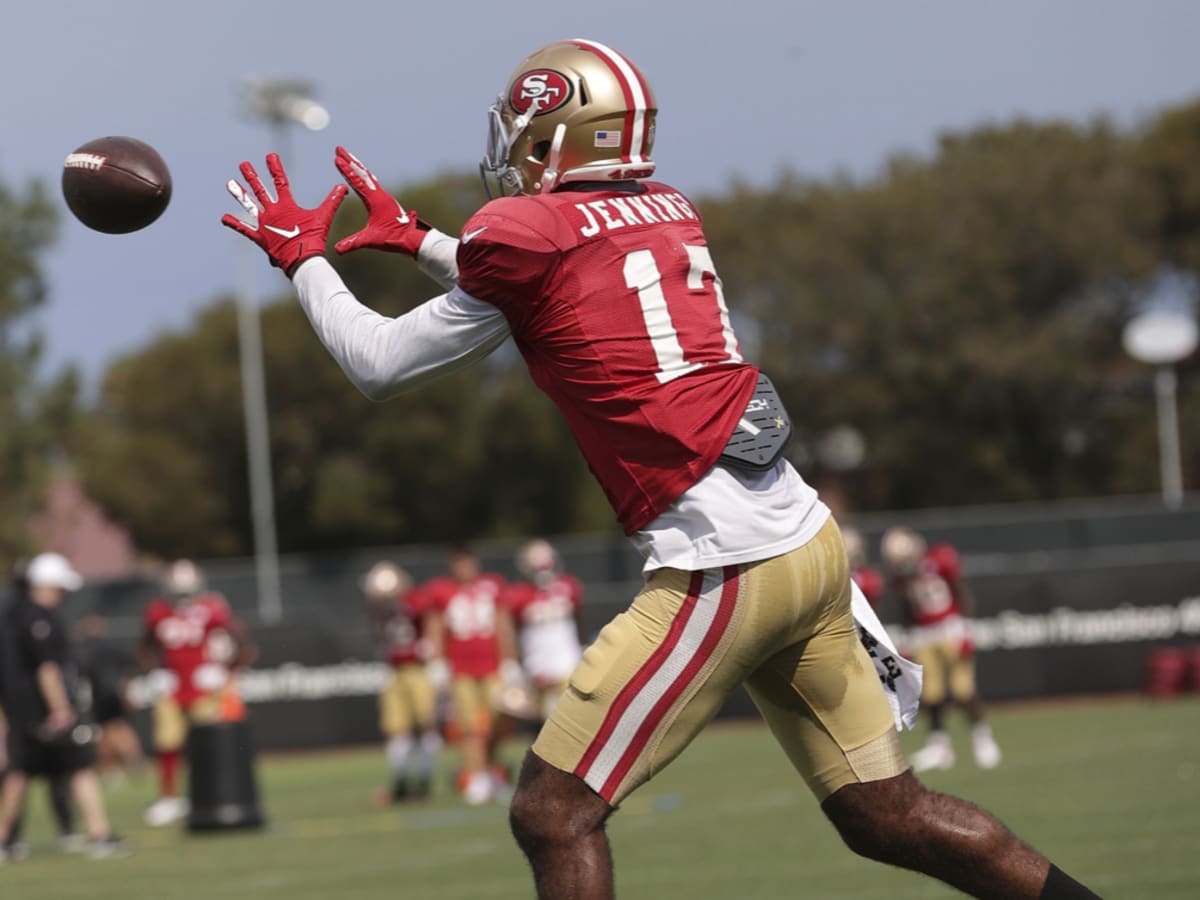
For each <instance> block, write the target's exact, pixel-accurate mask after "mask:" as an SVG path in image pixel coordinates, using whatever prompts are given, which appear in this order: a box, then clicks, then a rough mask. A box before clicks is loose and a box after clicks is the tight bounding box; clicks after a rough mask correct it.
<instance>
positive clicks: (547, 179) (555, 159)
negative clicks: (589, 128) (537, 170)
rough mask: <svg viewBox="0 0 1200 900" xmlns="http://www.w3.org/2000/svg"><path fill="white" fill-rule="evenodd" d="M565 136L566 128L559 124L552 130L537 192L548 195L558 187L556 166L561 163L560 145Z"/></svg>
mask: <svg viewBox="0 0 1200 900" xmlns="http://www.w3.org/2000/svg"><path fill="white" fill-rule="evenodd" d="M566 136H567V126H566V125H564V124H562V122H559V123H558V127H557V128H555V129H554V139H553V140H552V141H551V142H550V153H549V154H547V156H546V170H545V171H544V172H543V173H542V178H541V180H540V181H539V182H538V190H539V191H540V192H541V193H543V194H548V193H550V192H551V191H552V190H554V188H555V187H557V185H558V176H559V172H558V164H559V163H560V162H562V145H563V140H564V139H565V138H566Z"/></svg>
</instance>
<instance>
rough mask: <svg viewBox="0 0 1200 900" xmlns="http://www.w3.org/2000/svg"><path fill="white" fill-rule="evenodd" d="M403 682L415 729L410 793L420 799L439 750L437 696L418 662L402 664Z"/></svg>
mask: <svg viewBox="0 0 1200 900" xmlns="http://www.w3.org/2000/svg"><path fill="white" fill-rule="evenodd" d="M404 682H405V688H406V691H407V695H408V699H409V703H410V705H411V707H412V716H413V722H414V724H415V726H416V731H417V773H416V781H415V782H414V784H413V786H412V795H413V797H414V798H415V799H418V800H421V799H424V798H425V797H428V796H429V790H430V785H431V784H432V783H433V769H434V765H435V764H436V762H437V755H438V752H439V751H440V750H441V749H442V736H441V735H440V734H438V730H437V697H436V696H435V693H434V690H433V685H432V684H430V682H429V678H428V677H427V676H426V674H425V669H424V667H423V666H421V665H419V664H414V665H411V666H408V667H406V670H405V673H404Z"/></svg>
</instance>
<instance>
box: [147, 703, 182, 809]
mask: <svg viewBox="0 0 1200 900" xmlns="http://www.w3.org/2000/svg"><path fill="white" fill-rule="evenodd" d="M152 717H153V739H154V751H155V761H156V762H157V764H158V799H157V800H156V801H155V802H154V803H152V804H151V805H150V807H149V808H148V809H147V810H146V814H145V821H146V824H147V825H150V826H153V827H158V826H162V825H169V824H171V823H172V822H177V821H179V820H180V819H181V818H183V817H184V816H185V815H187V802H186V801H185V800H184V799H183V798H181V797H180V796H179V794H178V784H179V766H180V763H181V761H182V758H183V745H184V742H185V741H186V740H187V718H186V716H185V715H184V712H183V708H182V707H181V706H180V705H179V701H178V700H176V699H175V698H174V697H163V698H162V699H160V700H159V701H158V702H157V703H155V704H154V707H153V711H152Z"/></svg>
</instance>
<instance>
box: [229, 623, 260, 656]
mask: <svg viewBox="0 0 1200 900" xmlns="http://www.w3.org/2000/svg"><path fill="white" fill-rule="evenodd" d="M225 630H226V631H228V632H229V636H230V637H231V638H233V643H234V647H235V651H234V656H233V664H232V665H233V667H234V668H238V669H244V668H249V667H250V666H252V665H254V663H255V662H256V661H257V660H258V644H257V643H256V642H255V640H254V637H253V636H252V635H251V634H250V628H249V626H248V625H247V624H246V623H245V622H244V621H242V620H241V619H239V618H237V617H236V616H233V617H231V618H230V620H229V623H228V624H227V625H226V626H225Z"/></svg>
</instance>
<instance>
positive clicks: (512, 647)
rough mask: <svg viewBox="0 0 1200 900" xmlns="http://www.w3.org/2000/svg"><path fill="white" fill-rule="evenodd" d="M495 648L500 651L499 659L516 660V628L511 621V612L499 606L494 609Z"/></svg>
mask: <svg viewBox="0 0 1200 900" xmlns="http://www.w3.org/2000/svg"><path fill="white" fill-rule="evenodd" d="M496 647H497V649H498V650H499V651H500V659H501V660H506V659H511V660H513V661H514V662H515V661H516V659H517V626H516V623H515V622H514V621H513V614H512V611H511V610H509V609H508V608H507V607H504V606H501V607H499V608H497V609H496Z"/></svg>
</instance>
